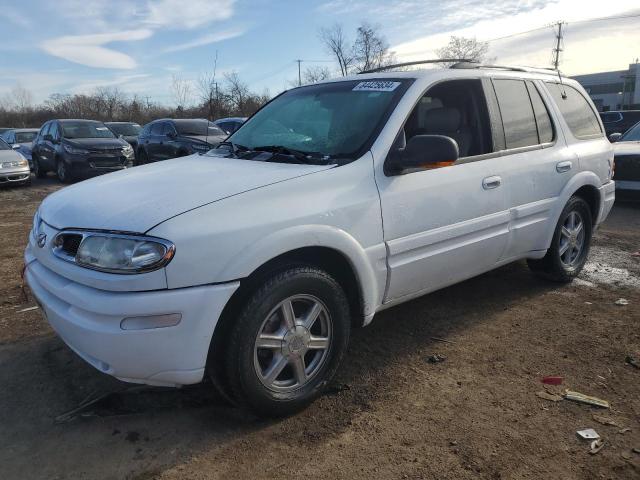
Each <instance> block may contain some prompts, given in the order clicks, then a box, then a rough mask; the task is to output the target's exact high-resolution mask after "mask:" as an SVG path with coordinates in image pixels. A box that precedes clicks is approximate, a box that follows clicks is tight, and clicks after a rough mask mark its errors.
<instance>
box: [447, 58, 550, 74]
mask: <svg viewBox="0 0 640 480" xmlns="http://www.w3.org/2000/svg"><path fill="white" fill-rule="evenodd" d="M449 68H456V69H458V68H462V69H465V68H489V69H496V70H510V71H512V72H531V73H549V74H552V75H555V74H557V73H558V70H556V69H555V68H547V67H527V66H524V65H490V64H484V63H478V62H470V61H466V62H460V63H456V64H454V65H451V67H449Z"/></svg>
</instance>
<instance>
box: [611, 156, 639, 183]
mask: <svg viewBox="0 0 640 480" xmlns="http://www.w3.org/2000/svg"><path fill="white" fill-rule="evenodd" d="M615 162H616V170H615V173H614V175H613V179H614V180H632V181H640V155H624V156H617V157H616V159H615Z"/></svg>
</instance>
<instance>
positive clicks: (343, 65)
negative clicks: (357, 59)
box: [319, 23, 354, 77]
mask: <svg viewBox="0 0 640 480" xmlns="http://www.w3.org/2000/svg"><path fill="white" fill-rule="evenodd" d="M319 36H320V40H321V41H322V43H323V44H324V46H325V48H326V49H327V51H328V52H329V53H330V54H331V55H333V56H334V57H335V59H336V61H337V62H338V67H339V68H340V73H341V74H342V76H343V77H344V76H346V75H348V74H349V69H350V68H351V65H352V64H353V62H354V58H353V48H352V46H351V45H349V44H348V42H347V39H346V37H345V35H344V31H343V29H342V25H340V24H339V23H336V24H334V25H333V26H331V27H329V28H321V29H320V35H319Z"/></svg>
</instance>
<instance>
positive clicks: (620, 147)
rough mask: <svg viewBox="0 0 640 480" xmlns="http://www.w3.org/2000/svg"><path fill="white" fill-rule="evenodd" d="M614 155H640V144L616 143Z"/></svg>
mask: <svg viewBox="0 0 640 480" xmlns="http://www.w3.org/2000/svg"><path fill="white" fill-rule="evenodd" d="M613 154H614V155H617V156H622V155H640V142H616V143H614V144H613Z"/></svg>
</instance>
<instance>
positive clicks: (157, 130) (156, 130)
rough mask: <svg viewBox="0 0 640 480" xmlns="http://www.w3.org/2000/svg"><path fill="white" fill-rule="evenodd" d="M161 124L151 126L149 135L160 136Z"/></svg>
mask: <svg viewBox="0 0 640 480" xmlns="http://www.w3.org/2000/svg"><path fill="white" fill-rule="evenodd" d="M163 124H164V123H163V122H156V123H154V124H152V125H151V135H162V126H163Z"/></svg>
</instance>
